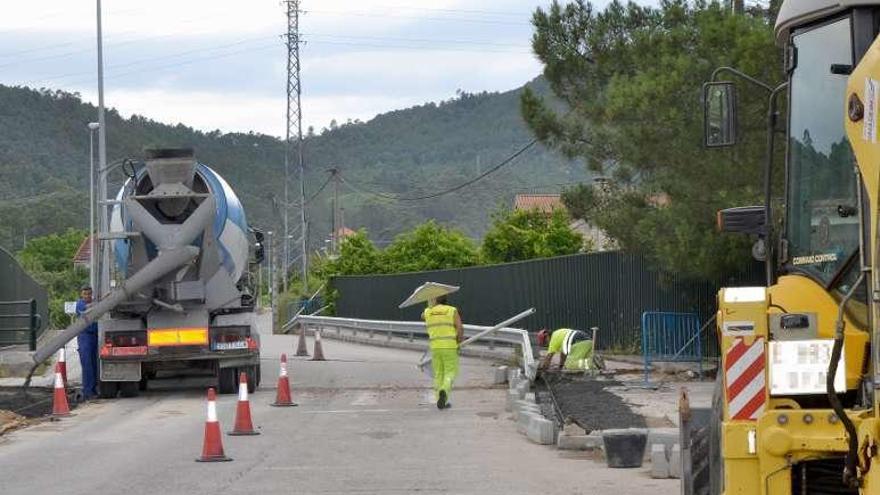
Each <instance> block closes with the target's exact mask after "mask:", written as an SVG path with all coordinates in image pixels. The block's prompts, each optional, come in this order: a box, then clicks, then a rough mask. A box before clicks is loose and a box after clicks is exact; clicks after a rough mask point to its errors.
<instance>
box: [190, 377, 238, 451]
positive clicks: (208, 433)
mask: <svg viewBox="0 0 880 495" xmlns="http://www.w3.org/2000/svg"><path fill="white" fill-rule="evenodd" d="M220 437H221V435H220V421H218V420H217V394H216V393H215V392H214V389H213V388H209V389H208V419H207V420H206V421H205V441H204V444H203V445H202V456H201V457H199V458H198V459H196V462H219V461H231V460H232V459H230V458H229V457H226V454H224V453H223V440H222V439H221V438H220Z"/></svg>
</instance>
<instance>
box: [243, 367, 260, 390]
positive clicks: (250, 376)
mask: <svg viewBox="0 0 880 495" xmlns="http://www.w3.org/2000/svg"><path fill="white" fill-rule="evenodd" d="M244 371H245V374H247V383H248V393H249V394H252V393H254V392H255V391H256V390H257V386H258V383H259V380H258V378H257V376H259V371H258V369H257V366H256V365H253V366H248V367H247V368H245V369H244Z"/></svg>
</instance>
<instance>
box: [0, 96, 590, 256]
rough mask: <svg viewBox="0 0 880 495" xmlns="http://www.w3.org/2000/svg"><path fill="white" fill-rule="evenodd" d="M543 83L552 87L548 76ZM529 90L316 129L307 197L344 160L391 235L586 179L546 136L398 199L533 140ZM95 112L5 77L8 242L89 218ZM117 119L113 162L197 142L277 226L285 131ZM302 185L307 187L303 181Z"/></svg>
mask: <svg viewBox="0 0 880 495" xmlns="http://www.w3.org/2000/svg"><path fill="white" fill-rule="evenodd" d="M531 84H535V85H536V87H538V89H539V90H542V89H543V87H542V86H543V84H541V83H540V82H533V83H531ZM519 93H520V90H514V91H509V92H505V93H483V94H467V93H460V94H458V95H457V96H456V97H455V98H452V99H450V100H448V101H444V102H440V103H428V104H425V105H421V106H417V107H413V108H408V109H405V110H398V111H394V112H389V113H386V114H382V115H379V116H377V117H375V118H374V119H372V120H370V121H369V122H346V123H344V124H342V125H338V126H332V127H331V128H330V129H325V130H323V131H319V132H317V133H310V135H309V136H308V137H307V139H306V140H305V148H304V149H305V163H306V167H307V169H308V170H307V173H306V179H307V182H306V187H307V196H311V195H312V193H313V192H315V191H316V189H317V188H318V187H319V186H320V185H321V184H323V183H324V182H325V179H326V177H327V169H329V168H331V167H338V168H339V169H341V171H342V175H343V177H344V178H345V179H346V181H347V184H344V185H342V186H341V188H340V195H341V198H342V199H341V205H342V207H344V208H345V213H344V216H345V224H346V225H347V226H348V227H351V228H354V229H357V228H366V229H367V230H368V231H369V233H370V236H371V237H372V238H373V239H374V240H377V241H379V242H380V243H384V242H386V241H387V240H389V239H391V238H392V237H393V236H394V235H395V234H397V233H399V232H400V231H402V230H404V229H407V228H409V227H411V226H413V225H415V224H417V223H419V222H421V221H424V220H425V219H428V218H435V219H437V220H439V221H441V222H443V223H447V224H451V225H454V226H457V227H459V228H461V229H462V230H464V231H465V232H466V233H467V234H469V235H471V236H474V237H479V236H481V235H482V233H483V232H484V230H485V227H486V224H487V220H488V217H489V215H490V214H491V212H492V211H494V210H495V209H497V208H498V207H499V206H501V205H509V204H510V202H511V200H512V197H513V195H514V194H516V193H517V192H527V191H529V190H533V189H539V190H541V191H546V190H551V191H553V190H559V189H560V187H559V185H558V184H563V183H571V182H575V181H580V180H584V179H585V178H586V176H585V171H584V168H583V166H581V165H580V164H578V163H574V162H569V161H567V160H566V159H564V158H562V157H560V156H559V155H557V154H554V153H552V152H549V151H547V150H545V149H543V148H540V147H537V146H536V147H534V148H532V149H531V150H529V151H528V152H527V153H525V154H524V155H522V156H521V157H520V158H519V159H517V160H516V161H514V162H512V163H511V164H509V165H508V166H506V167H504V168H503V169H501V170H499V171H498V172H497V173H494V174H492V175H491V176H489V177H488V178H486V179H485V180H482V181H480V182H478V183H477V184H475V185H474V186H472V187H468V188H465V189H463V190H461V191H459V192H457V193H454V194H449V195H445V196H441V197H439V198H436V199H431V200H424V201H414V202H407V201H397V200H393V199H388V197H389V195H390V196H392V197H393V196H395V195H397V196H420V195H423V194H429V193H432V192H435V191H439V190H442V189H445V188H446V187H449V186H453V185H456V184H459V183H461V182H463V181H466V180H468V179H470V178H473V177H475V176H477V175H478V174H480V173H481V172H484V171H486V170H487V169H489V168H491V167H492V166H494V165H496V164H497V163H499V162H500V161H502V160H504V159H505V158H507V157H508V156H510V155H511V154H512V153H514V152H515V151H517V150H518V149H520V148H521V147H522V146H523V145H525V144H527V143H528V142H529V141H530V140H531V139H532V136H531V135H530V133H529V131H528V130H527V128H526V126H525V124H524V122H523V121H522V119H521V117H520V115H519ZM218 104H222V102H218ZM305 111H306V112H307V111H308V109H307V108H306V109H305ZM279 112H283V109H282V108H279ZM95 118H96V109H95V107H94V106H92V105H90V104H86V103H83V102H82V101H81V100H80V99H79V98H78V96H77V95H73V94H69V93H64V92H56V91H48V90H41V91H35V90H32V89H27V88H19V87H5V86H0V245H2V246H3V247H6V248H10V249H12V250H13V251H14V250H18V249H19V248H21V246H22V245H23V243H24V242H25V241H26V239H27V238H30V237H33V236H37V235H43V234H47V233H50V232H56V231H61V230H64V229H66V228H68V227H85V226H86V225H87V212H88V190H87V184H88V179H87V177H88V166H89V140H88V130H87V128H86V124H87V123H88V122H90V121H93V120H95ZM107 128H108V135H107V143H108V150H107V156H108V162H113V161H114V160H117V159H120V158H124V157H135V158H137V157H140V156H141V152H142V149H143V148H145V147H155V146H163V147H169V146H192V147H194V148H195V149H196V154H197V156H198V158H199V160H200V161H202V162H204V163H206V164H208V165H210V166H211V167H213V168H214V169H216V170H217V171H219V172H220V173H221V174H222V175H223V176H224V177H225V178H226V179H227V181H228V182H229V183H230V184H231V185H232V186H233V187H234V188H235V189H236V191H237V192H238V193H239V195H240V197H241V199H242V201H243V202H244V204H245V207H246V209H247V213H248V216H249V221H250V223H251V224H254V225H256V226H260V227H263V228H267V229H271V228H276V229H277V227H278V225H279V224H280V220H279V216H278V211H277V209H276V208H273V203H272V197H273V196H276V197H278V198H281V197H282V195H283V194H282V188H283V156H284V155H283V143H282V141H281V140H279V139H278V138H275V137H272V136H266V135H261V134H254V133H230V134H223V133H221V132H219V131H214V132H201V131H196V130H194V129H192V128H189V127H187V126H185V125H182V124H178V125H175V126H172V125H166V124H162V123H158V122H155V121H152V120H149V119H146V118H144V117H140V116H133V117H132V118H130V119H123V118H122V117H121V116H120V115H119V114H118V113H117V112H115V111H113V110H110V111H109V112H108V114H107ZM294 163H295V161H294ZM114 179H115V180H114V181H115V182H116V184H115V186H112V187H118V182H119V180H120V177H115V178H114ZM331 189H332V188H331V187H327V188H326V189H325V190H324V192H322V193H321V194H320V195H318V196H316V198H315V199H314V201H312V202H311V203H310V205H309V214H310V217H311V219H312V220H311V223H310V233H309V239H310V242H311V244H312V246H313V247H318V246H320V245H321V244H323V239H324V238H326V237H327V235H328V234H329V232H330V227H329V224H330V219H331V214H330V211H331V210H330V207H331V199H332V193H331ZM113 190H115V189H113ZM291 190H292V191H295V192H298V185H297V184H295V183H293V185H292V188H291ZM291 198H292V200H296V199H298V198H297V197H296V195H292V196H291Z"/></svg>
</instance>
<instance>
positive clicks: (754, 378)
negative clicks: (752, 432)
mask: <svg viewBox="0 0 880 495" xmlns="http://www.w3.org/2000/svg"><path fill="white" fill-rule="evenodd" d="M764 356H765V353H764V339H763V338H757V339H755V341H754V342H752V344H746V343H745V341H744V340H743V339H742V338H738V339H736V340H734V343H733V345H732V346H730V348H729V349H728V350H727V356H726V359H725V363H724V370H725V379H726V380H725V383H726V384H727V411H728V413H729V414H730V419H745V420H756V419H758V416H759V415H760V414H761V413H762V412H763V411H764V405H765V402H766V400H767V383H766V379H765V377H764Z"/></svg>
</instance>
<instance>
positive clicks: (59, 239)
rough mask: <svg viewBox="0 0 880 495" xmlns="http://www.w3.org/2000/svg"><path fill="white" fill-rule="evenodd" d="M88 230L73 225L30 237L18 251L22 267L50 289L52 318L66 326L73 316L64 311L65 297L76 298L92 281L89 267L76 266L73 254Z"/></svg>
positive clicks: (50, 316)
mask: <svg viewBox="0 0 880 495" xmlns="http://www.w3.org/2000/svg"><path fill="white" fill-rule="evenodd" d="M85 237H86V232H85V231H81V230H75V229H69V230H67V231H66V232H65V233H63V234H50V235H47V236H43V237H37V238H34V239H31V240H29V241H28V243H27V245H26V246H25V247H24V249H22V250H21V251H20V252H19V253H18V259H19V261H20V262H21V265H22V267H24V269H25V270H27V271H28V273H30V274H31V276H33V277H34V279H35V280H36V281H37V282H39V283H40V284H41V285H42V286H43V287H44V288H45V289H46V291H47V292H48V293H49V320H50V322H51V325H52V327H54V328H62V327H66V326H67V324H68V323H69V322H70V317H69V316H67V315H66V314H65V313H64V301H73V300H76V298H77V296H78V294H79V289H80V288H81V287H82V285H83V284H85V283H86V282H87V281H88V271H87V270H84V269H82V268H74V266H73V256H74V255H75V254H76V250H77V248H79V245H80V244H81V243H82V241H83V239H85Z"/></svg>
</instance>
